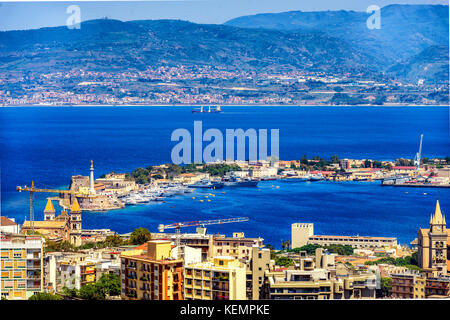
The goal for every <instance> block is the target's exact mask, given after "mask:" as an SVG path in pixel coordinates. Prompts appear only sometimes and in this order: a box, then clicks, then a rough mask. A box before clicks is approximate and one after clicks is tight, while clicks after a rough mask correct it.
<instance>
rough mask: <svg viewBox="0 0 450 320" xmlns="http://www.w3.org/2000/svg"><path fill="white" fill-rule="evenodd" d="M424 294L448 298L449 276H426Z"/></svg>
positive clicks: (449, 294)
mask: <svg viewBox="0 0 450 320" xmlns="http://www.w3.org/2000/svg"><path fill="white" fill-rule="evenodd" d="M425 296H426V297H427V298H450V276H440V277H435V278H427V281H426V282H425Z"/></svg>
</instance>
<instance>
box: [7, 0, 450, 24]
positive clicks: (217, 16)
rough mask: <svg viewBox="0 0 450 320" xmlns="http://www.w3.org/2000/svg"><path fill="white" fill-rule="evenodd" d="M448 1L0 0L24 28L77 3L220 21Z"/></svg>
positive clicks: (125, 16) (98, 14)
mask: <svg viewBox="0 0 450 320" xmlns="http://www.w3.org/2000/svg"><path fill="white" fill-rule="evenodd" d="M393 3H397V4H448V1H447V0H403V1H402V0H398V1H392V0H181V1H173V0H165V1H149V0H142V1H132V2H131V1H129V2H127V1H96V2H94V1H81V2H77V1H75V2H62V1H48V2H35V1H28V2H0V30H24V29H36V28H41V27H51V26H61V25H65V23H66V20H67V18H68V16H69V15H68V14H67V13H66V9H67V7H68V6H70V5H73V4H76V5H79V6H80V9H81V21H86V20H91V19H97V18H102V17H105V16H106V17H108V18H110V19H119V20H122V21H128V20H141V19H181V20H188V21H192V22H196V23H214V24H220V23H224V22H225V21H227V20H229V19H232V18H236V17H239V16H243V15H250V14H257V13H266V12H283V11H292V10H302V11H326V10H355V11H366V9H367V7H368V6H370V5H378V6H380V7H383V6H386V5H389V4H393Z"/></svg>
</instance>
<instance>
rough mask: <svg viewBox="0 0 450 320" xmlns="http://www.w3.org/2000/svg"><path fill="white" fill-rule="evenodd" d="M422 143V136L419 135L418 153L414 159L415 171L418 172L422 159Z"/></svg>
mask: <svg viewBox="0 0 450 320" xmlns="http://www.w3.org/2000/svg"><path fill="white" fill-rule="evenodd" d="M422 141H423V134H421V135H420V144H419V152H417V153H416V159H414V164H415V165H416V170H419V167H420V160H421V158H422Z"/></svg>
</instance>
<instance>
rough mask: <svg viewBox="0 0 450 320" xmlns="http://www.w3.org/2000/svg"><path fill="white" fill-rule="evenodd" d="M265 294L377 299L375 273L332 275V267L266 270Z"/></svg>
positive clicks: (271, 296)
mask: <svg viewBox="0 0 450 320" xmlns="http://www.w3.org/2000/svg"><path fill="white" fill-rule="evenodd" d="M266 278H267V280H266V287H265V298H266V299H274V300H329V299H374V298H375V293H376V276H375V275H374V274H362V275H346V276H339V277H332V276H331V274H330V271H329V270H326V269H312V270H280V271H266Z"/></svg>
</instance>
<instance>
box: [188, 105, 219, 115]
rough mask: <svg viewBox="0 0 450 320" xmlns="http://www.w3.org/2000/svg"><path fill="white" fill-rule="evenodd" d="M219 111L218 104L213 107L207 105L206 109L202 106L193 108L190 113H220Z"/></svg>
mask: <svg viewBox="0 0 450 320" xmlns="http://www.w3.org/2000/svg"><path fill="white" fill-rule="evenodd" d="M220 112H222V109H221V108H220V106H217V107H215V108H211V106H209V107H208V109H206V107H205V108H204V107H203V106H202V107H200V108H195V109H193V110H192V113H220Z"/></svg>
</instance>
